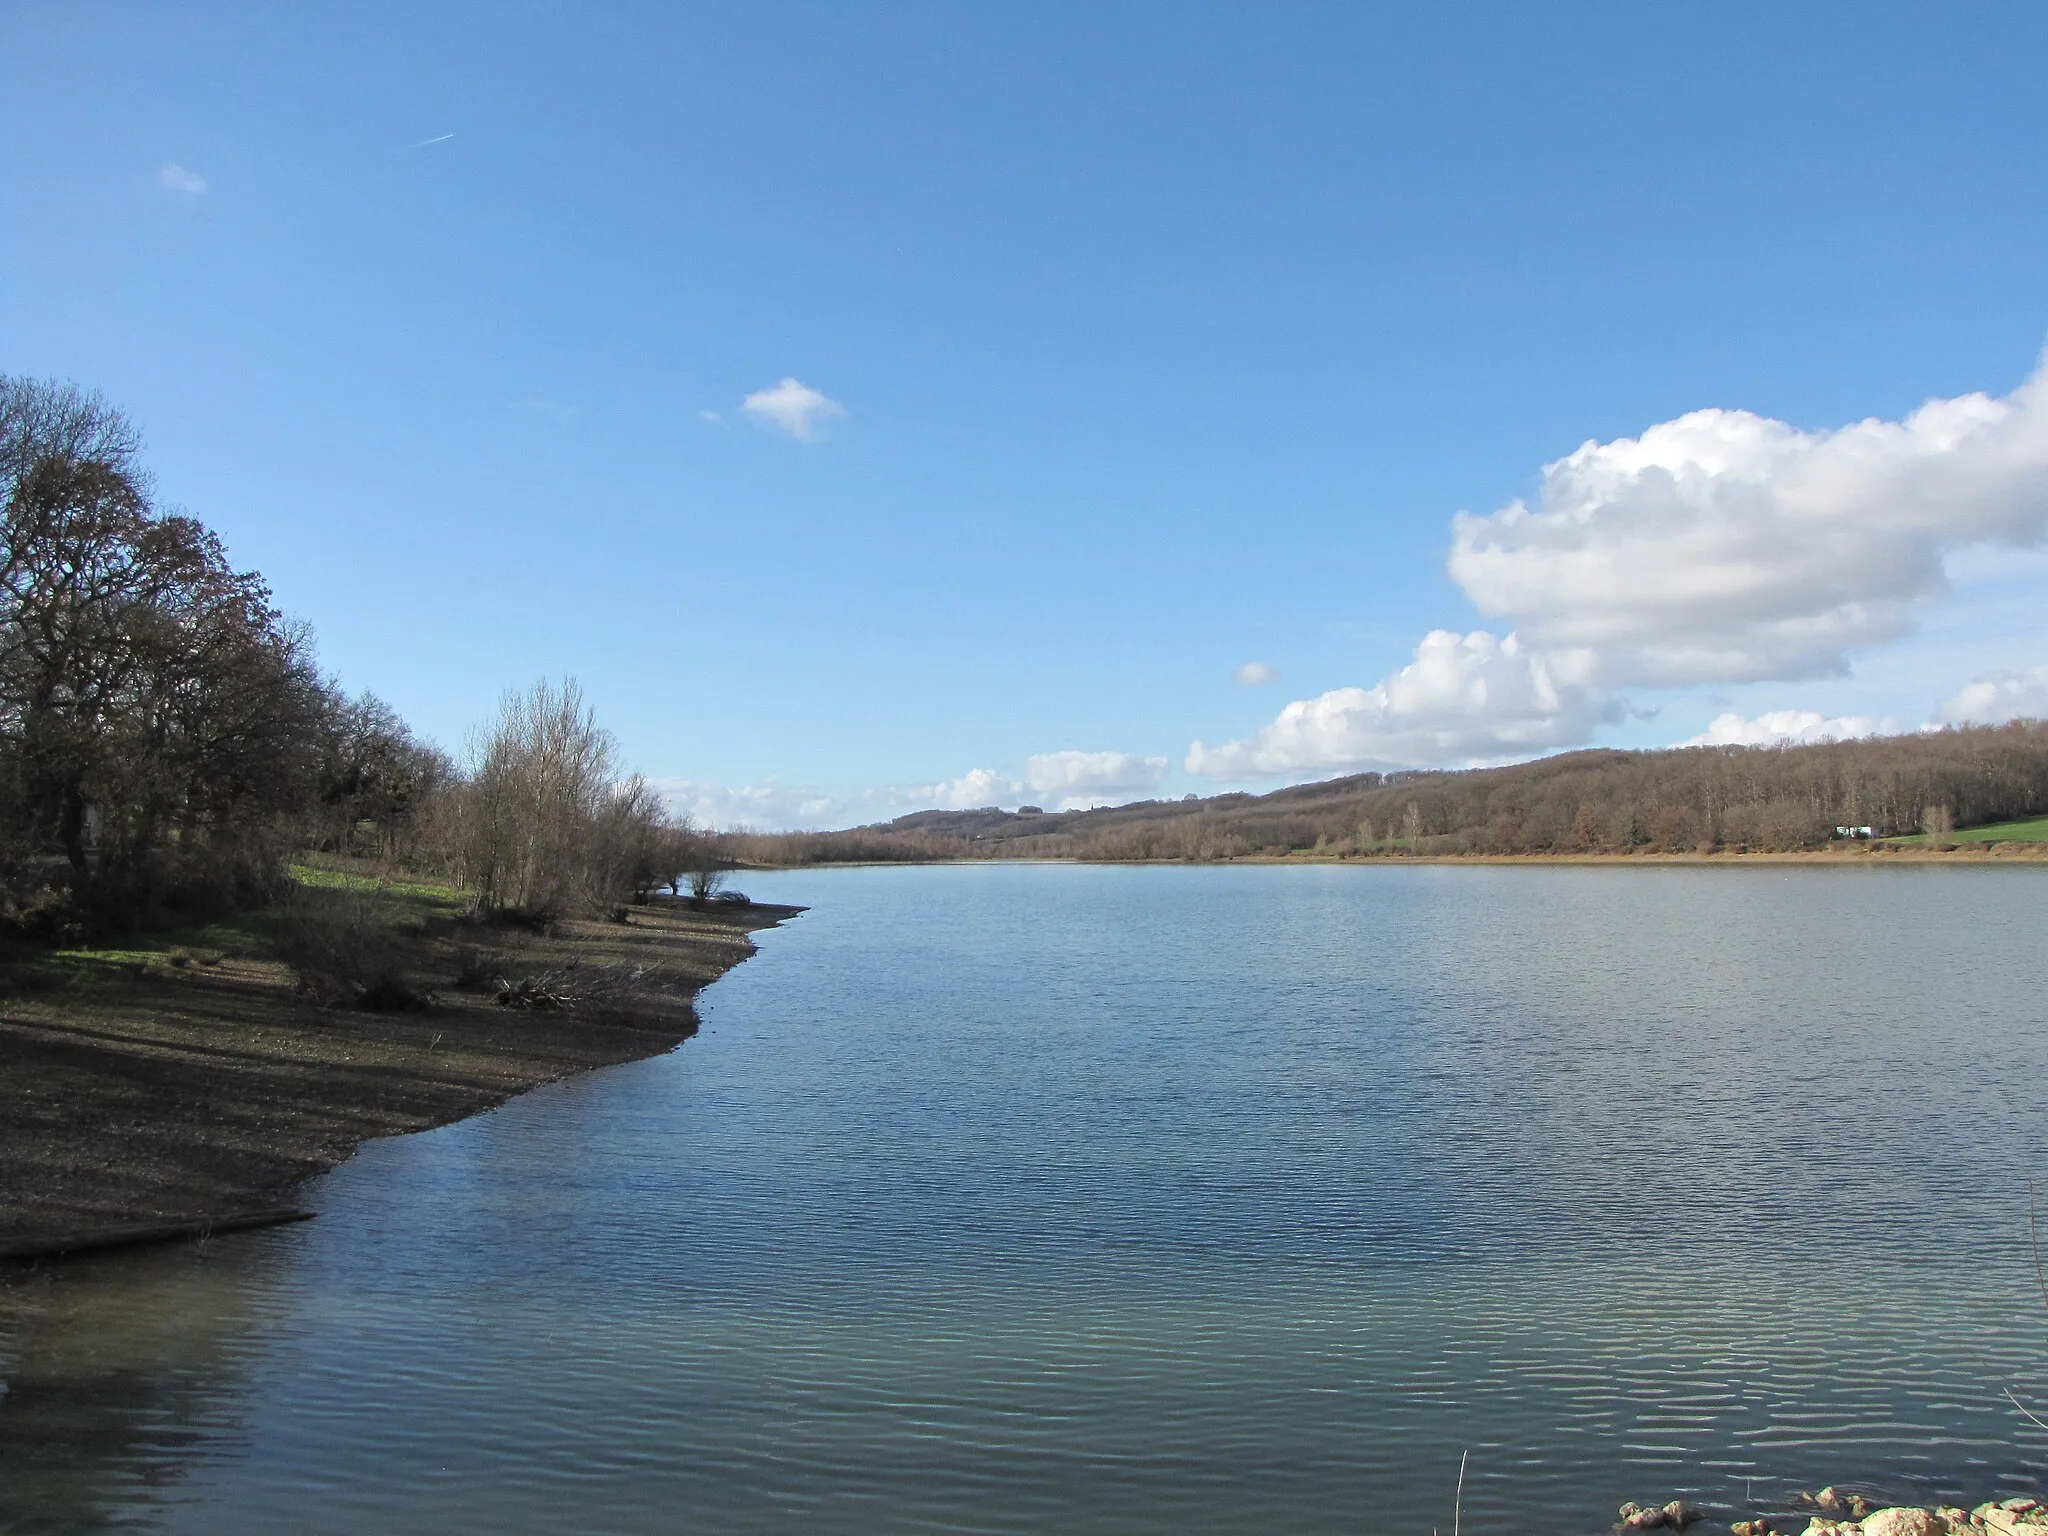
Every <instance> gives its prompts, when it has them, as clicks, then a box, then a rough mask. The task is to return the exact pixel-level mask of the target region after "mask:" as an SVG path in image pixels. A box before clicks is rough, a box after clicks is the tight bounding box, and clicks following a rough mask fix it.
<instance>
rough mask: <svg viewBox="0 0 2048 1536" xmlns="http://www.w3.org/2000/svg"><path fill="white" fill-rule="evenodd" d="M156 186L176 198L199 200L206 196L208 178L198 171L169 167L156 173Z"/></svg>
mask: <svg viewBox="0 0 2048 1536" xmlns="http://www.w3.org/2000/svg"><path fill="white" fill-rule="evenodd" d="M156 184H157V185H158V186H159V187H161V188H163V189H164V191H166V192H169V193H171V194H172V195H173V196H174V197H183V198H198V197H204V196H205V195H206V178H205V177H204V176H201V175H200V174H199V173H198V172H197V171H188V170H186V169H185V167H184V166H182V165H167V166H165V167H164V168H163V169H162V170H160V171H158V172H157V173H156Z"/></svg>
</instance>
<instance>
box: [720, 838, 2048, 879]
mask: <svg viewBox="0 0 2048 1536" xmlns="http://www.w3.org/2000/svg"><path fill="white" fill-rule="evenodd" d="M2029 863H2031V864H2048V842H2019V841H2012V842H2002V843H1982V844H1977V845H1974V846H1963V847H1956V848H1920V847H1908V848H1892V847H1881V846H1880V847H1871V846H1869V845H1867V844H1866V845H1857V846H1853V847H1844V848H1806V849H1796V850H1793V851H1791V852H1787V853H1765V852H1737V851H1733V850H1725V851H1721V852H1716V853H1698V852H1662V851H1660V852H1654V853H1371V854H1357V853H1348V854H1345V853H1313V852H1303V853H1289V854H1265V853H1247V854H1241V855H1239V856H1237V857H1235V858H1227V859H1068V858H1033V857H1031V856H1029V855H1027V854H1014V855H1006V856H1003V857H991V858H986V859H844V860H839V859H821V860H819V861H818V862H817V863H815V864H743V865H741V866H740V868H741V869H742V870H744V871H746V872H748V873H755V872H758V873H761V874H789V873H793V872H795V871H797V870H805V869H936V868H944V867H953V868H967V869H971V868H973V867H975V866H976V865H981V864H1074V865H1083V864H1094V865H1100V866H1104V867H1130V868H1148V869H1149V868H1160V869H1180V868H1186V869H1229V868H1233V867H1235V866H1238V865H1245V864H1255V865H1260V866H1265V867H1272V866H1279V865H1287V864H1318V865H1321V864H1341V865H1355V866H1364V867H1376V866H1387V867H1399V866H1402V865H1409V864H1499V865H1512V866H1517V867H1532V868H1533V867H1545V866H1550V865H1559V864H1565V865H1594V864H1615V865H1625V866H1634V867H1641V866H1643V865H1693V866H1700V867H1721V868H1726V867H1729V866H1741V867H1744V868H1748V867H1753V866H1756V865H1762V864H1794V865H1806V866H1820V865H1826V866H1833V867H1836V868H1849V867H1852V866H1857V865H1866V864H1868V865H1877V864H1883V865H1891V864H1926V865H1936V864H2029Z"/></svg>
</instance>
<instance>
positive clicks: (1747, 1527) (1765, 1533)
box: [1733, 1520, 1771, 1536]
mask: <svg viewBox="0 0 2048 1536" xmlns="http://www.w3.org/2000/svg"><path fill="white" fill-rule="evenodd" d="M1733 1530H1734V1532H1735V1536H1771V1522H1770V1521H1768V1520H1738V1521H1736V1522H1735V1524H1734V1526H1733Z"/></svg>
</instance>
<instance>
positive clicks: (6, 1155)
mask: <svg viewBox="0 0 2048 1536" xmlns="http://www.w3.org/2000/svg"><path fill="white" fill-rule="evenodd" d="M801 910H802V909H801V908H797V907H778V906H769V905H765V904H762V905H750V906H741V905H722V904H713V905H711V906H709V907H706V908H701V909H700V908H693V907H691V906H690V905H688V904H687V903H684V902H679V901H671V900H657V901H656V902H653V903H649V904H647V905H642V906H636V907H633V908H632V909H631V910H630V912H629V913H628V915H627V919H626V921H625V922H624V923H604V922H569V923H564V924H561V925H559V926H558V927H557V928H556V929H555V930H553V931H551V932H550V933H548V934H546V935H541V934H526V933H519V934H498V935H492V934H489V933H479V932H477V931H476V930H475V929H473V928H469V927H467V926H465V925H463V924H460V923H459V922H456V921H452V920H443V921H440V922H430V923H421V924H416V925H414V928H413V930H412V932H411V934H410V936H409V937H407V938H406V939H405V940H404V942H405V944H406V946H407V952H406V954H405V955H404V960H405V962H406V965H407V967H408V969H409V970H410V971H411V972H412V973H413V974H414V975H416V976H417V977H418V978H419V979H420V981H421V983H422V985H425V986H427V987H429V988H431V989H432V991H433V993H434V999H433V1004H432V1006H430V1007H428V1008H426V1009H424V1010H421V1011H415V1012H406V1013H367V1012H361V1011H355V1010H345V1009H335V1008H323V1007H319V1006H316V1005H315V1004H313V1003H311V1002H308V1001H305V1000H303V999H301V998H300V997H299V996H297V995H296V994H295V991H294V985H293V976H292V973H291V971H290V970H289V969H288V968H286V967H285V966H284V965H283V964H282V963H281V962H279V961H276V960H272V959H267V958H264V957H263V956H262V955H260V954H235V953H213V952H208V951H206V950H205V949H203V948H199V947H194V948H186V947H182V946H172V945H168V944H155V945H151V946H146V947H144V948H141V949H137V950H131V951H116V952H101V953H97V954H94V953H87V954H82V955H73V956H70V957H66V956H64V955H61V954H60V955H56V956H51V957H48V958H47V959H45V960H43V961H40V962H29V963H16V964H15V965H12V966H10V967H7V968H4V969H0V978H4V979H5V981H6V983H7V985H6V987H5V988H4V990H0V1059H4V1060H5V1062H6V1064H7V1065H6V1071H7V1093H6V1098H7V1113H6V1115H5V1117H4V1118H0V1252H6V1253H9V1254H10V1255H11V1256H13V1257H15V1258H17V1259H20V1258H30V1257H33V1256H36V1255H38V1254H55V1253H60V1252H64V1251H69V1250H71V1249H74V1248H77V1247H81V1246H82V1247H90V1246H93V1245H95V1244H96V1243H97V1242H99V1241H100V1240H101V1239H102V1238H104V1237H107V1236H119V1235H120V1234H121V1233H122V1232H124V1231H126V1230H128V1229H134V1230H136V1231H141V1230H143V1229H155V1230H158V1231H167V1230H171V1229H175V1228H178V1227H180V1226H201V1225H213V1224H220V1225H221V1226H223V1227H226V1226H227V1225H229V1224H231V1223H232V1222H233V1221H234V1220H235V1219H236V1218H241V1217H247V1216H249V1215H250V1214H251V1213H256V1212H264V1211H271V1210H276V1209H277V1208H280V1207H283V1208H286V1209H289V1203H290V1201H291V1200H292V1198H293V1196H294V1194H295V1193H296V1191H297V1189H298V1186H299V1185H300V1184H301V1183H302V1182H303V1181H304V1180H306V1179H307V1178H310V1177H311V1176H313V1175H315V1174H319V1173H322V1172H325V1171H326V1170H327V1169H329V1168H332V1167H334V1166H336V1165H337V1164H339V1163H342V1162H345V1161H346V1160H347V1159H348V1158H349V1157H350V1156H352V1155H353V1154H354V1152H355V1150H356V1148H357V1147H358V1146H359V1145H360V1144H361V1143H362V1142H364V1141H366V1140H369V1139H370V1138H372V1137H378V1136H394V1135H402V1134H404V1133H407V1132H411V1131H421V1130H426V1129H428V1128H430V1127H432V1126H437V1125H444V1124H447V1123H448V1122H450V1121H453V1120H460V1119H463V1118H465V1117H467V1116H469V1115H474V1114H477V1113H479V1112H480V1111H482V1110H486V1109H489V1108H491V1107H493V1106H494V1105H497V1104H501V1103H503V1102H504V1101H505V1100H506V1099H509V1098H511V1097H513V1096H514V1095H516V1094H520V1093H524V1092H526V1091H527V1090H528V1089H531V1088H535V1087H538V1086H539V1085H541V1084H543V1083H547V1082H552V1081H554V1080H556V1079H558V1078H562V1077H566V1076H569V1075H571V1074H573V1073H578V1072H585V1071H589V1070H591V1069H593V1068H596V1067H603V1066H611V1065H615V1064H618V1063H621V1062H628V1061H637V1060H640V1059H641V1058H644V1057H649V1056H657V1055H660V1054H662V1053H664V1052H666V1051H670V1050H673V1049H674V1048H675V1047H676V1046H677V1045H679V1044H680V1043H682V1042H683V1041H684V1040H687V1039H688V1038H689V1037H690V1036H691V1035H693V1034H695V1033H696V1030H697V1016H696V1013H695V1010H694V1008H693V1006H692V1000H693V999H694V997H695V996H696V994H697V993H698V992H699V991H700V990H701V989H702V988H703V987H704V986H706V985H708V984H709V983H710V982H712V981H714V980H716V979H717V978H718V977H719V976H722V975H723V974H724V973H725V972H726V971H728V970H730V969H731V968H732V967H733V966H735V965H738V964H739V963H740V962H741V961H743V960H745V959H746V958H747V957H748V956H750V955H752V954H753V953H754V944H753V941H752V939H751V938H749V934H751V933H753V932H755V931H757V930H759V929H762V928H767V927H772V926H774V925H775V924H777V923H780V922H782V921H783V920H784V919H786V918H789V917H791V916H793V915H795V914H796V913H797V912H799V911H801ZM480 945H484V946H494V948H495V952H493V953H491V954H490V955H489V958H490V959H491V960H493V961H495V962H496V963H497V965H498V967H499V968H501V969H503V970H504V971H505V972H506V973H507V974H510V975H513V976H519V975H539V976H560V975H565V974H572V973H573V974H576V975H580V976H582V977H585V978H588V977H593V976H597V975H602V974H605V973H606V972H607V970H610V971H612V972H616V973H619V974H628V973H630V974H631V975H632V976H633V977H634V985H633V988H632V990H631V992H630V994H625V995H616V996H615V995H608V996H607V998H606V1000H605V1002H604V1004H603V1006H589V1007H583V1006H574V1005H572V1006H571V1007H569V1008H566V1009H551V1010H542V1009H526V1008H514V1007H505V1006H498V1005H496V1004H495V1003H494V999H493V996H492V994H491V991H490V988H489V986H488V985H479V984H478V978H471V979H470V981H469V983H468V984H467V985H465V984H464V982H463V980H462V979H461V978H462V976H463V973H464V972H465V970H468V971H474V970H476V968H477V958H476V957H477V951H478V948H479V946H480ZM16 959H17V962H19V957H16ZM571 968H574V969H573V972H572V970H571Z"/></svg>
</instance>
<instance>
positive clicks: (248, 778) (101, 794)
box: [0, 379, 326, 909]
mask: <svg viewBox="0 0 2048 1536" xmlns="http://www.w3.org/2000/svg"><path fill="white" fill-rule="evenodd" d="M135 452H136V438H135V433H134V429H133V428H132V426H130V425H129V423H128V422H127V420H126V419H125V418H124V417H122V416H121V414H120V413H119V412H118V411H115V410H113V409H112V408H111V407H110V406H108V405H107V404H106V403H105V402H104V401H102V400H101V399H99V397H97V396H93V395H86V394H83V393H81V392H80V391H78V390H77V389H75V388H72V387H70V386H67V385H58V384H49V383H43V382H39V381H34V380H22V379H0V495H4V502H0V548H4V558H0V810H4V824H5V830H6V844H7V855H6V858H7V865H8V873H9V875H10V877H11V880H12V881H13V882H14V883H17V884H18V883H19V881H20V880H21V879H23V878H24V877H26V878H29V879H31V880H32V879H34V878H36V877H37V870H38V869H39V867H40V864H39V861H40V860H41V859H42V858H43V851H44V850H46V849H47V850H51V851H53V852H54V853H55V854H57V855H59V856H61V859H62V861H63V864H64V865H65V866H66V867H67V868H68V871H69V876H70V881H71V884H72V887H73V889H74V890H76V891H78V892H79V893H81V894H82V895H84V896H85V897H87V898H88V899H90V900H92V901H93V902H95V903H97V904H99V905H100V906H102V907H103V908H105V907H119V908H124V909H139V908H143V907H147V906H148V905H150V904H152V903H153V902H154V901H155V900H156V899H157V898H158V897H159V896H161V895H163V894H165V893H166V892H169V891H173V890H175V889H176V888H178V887H180V886H190V887H193V888H195V889H196V888H197V887H203V886H209V885H211V886H218V885H220V884H221V883H222V882H226V883H227V884H230V885H232V884H235V883H238V882H240V881H242V880H244V879H247V878H261V877H262V875H263V872H264V870H265V869H266V868H267V869H269V870H270V871H271V873H273V874H274V872H275V869H276V868H277V867H278V866H279V865H280V863H281V860H280V859H279V858H278V854H279V852H280V851H281V848H282V845H283V839H284V838H286V837H287V836H288V831H287V822H288V820H289V818H290V816H291V814H292V813H294V812H295V811H296V810H297V808H298V806H299V804H300V803H302V801H303V798H304V795H305V792H306V789H307V786H308V783H309V780H310V774H311V768H312V752H313V747H314V739H315V733H316V728H317V725H318V722H319V720H320V718H321V714H322V711H323V710H324V708H325V705H326V699H325V697H324V695H323V692H322V690H321V688H320V685H319V683H318V680H317V677H316V676H315V675H314V673H313V671H312V669H311V666H310V663H309V654H308V647H307V644H306V641H305V638H304V636H303V634H302V633H301V632H299V631H297V630H295V629H293V628H291V627H290V626H288V625H286V624H285V623H284V622H283V620H282V618H281V617H280V615H279V614H278V613H277V612H276V610H275V609H273V608H272V607H271V606H270V602H269V591H268V589H267V588H266V587H265V586H264V585H263V582H262V581H261V579H260V578H258V577H257V576H255V575H254V574H252V573H247V572H236V571H235V570H234V569H233V568H232V567H231V566H230V565H229V564H228V562H227V558H226V556H225V554H224V552H223V551H222V549H221V547H220V543H219V541H218V540H217V539H216V538H215V537H214V536H213V535H212V534H211V533H209V532H208V531H207V530H206V529H205V528H204V527H202V526H201V525H200V524H199V523H198V522H196V521H194V520H193V519H191V518H189V517H182V516H171V515H164V514H160V513H159V512H157V510H156V509H155V508H154V507H153V506H152V505H151V502H150V498H149V490H148V485H147V482H146V480H145V479H144V478H143V476H142V475H141V473H140V471H139V470H138V469H137V468H136V467H135V464H134V457H135Z"/></svg>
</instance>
